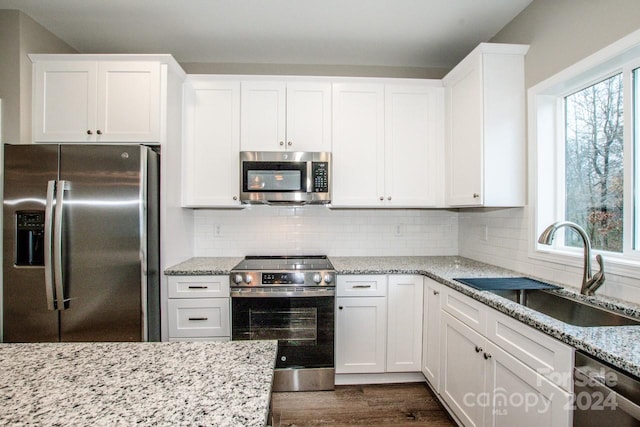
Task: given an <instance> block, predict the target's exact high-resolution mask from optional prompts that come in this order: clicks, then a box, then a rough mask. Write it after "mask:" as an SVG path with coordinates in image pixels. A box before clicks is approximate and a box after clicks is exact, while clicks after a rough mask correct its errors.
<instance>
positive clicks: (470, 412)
mask: <svg viewBox="0 0 640 427" xmlns="http://www.w3.org/2000/svg"><path fill="white" fill-rule="evenodd" d="M441 322H442V325H441V333H442V335H441V353H440V355H441V364H440V395H441V396H442V398H443V399H444V401H445V402H446V403H447V405H448V406H449V408H450V409H451V410H452V411H453V412H454V414H455V415H456V416H457V417H458V419H459V420H460V421H461V422H462V424H463V425H464V426H467V427H470V426H481V425H482V424H483V416H484V407H485V406H486V394H484V375H485V369H486V365H487V364H486V363H485V362H486V361H485V359H484V358H483V351H484V347H485V343H486V340H485V339H484V338H483V337H482V336H481V335H479V334H478V333H476V332H475V331H473V330H472V329H471V328H469V327H468V326H466V325H465V324H464V323H462V322H460V321H459V320H457V319H456V318H454V317H452V316H451V315H449V313H446V312H445V311H442V319H441ZM483 399H485V400H483Z"/></svg>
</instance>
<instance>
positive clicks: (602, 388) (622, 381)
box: [573, 352, 640, 427]
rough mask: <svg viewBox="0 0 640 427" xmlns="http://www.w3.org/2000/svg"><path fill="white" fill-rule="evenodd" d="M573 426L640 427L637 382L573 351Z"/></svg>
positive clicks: (639, 386) (638, 381) (639, 388)
mask: <svg viewBox="0 0 640 427" xmlns="http://www.w3.org/2000/svg"><path fill="white" fill-rule="evenodd" d="M574 393H575V402H574V404H575V412H574V416H573V425H574V427H578V426H579V427H590V426H599V427H600V426H616V427H630V426H640V379H639V378H637V377H634V376H631V375H629V374H626V373H623V372H622V371H620V370H618V369H616V368H612V367H611V366H609V365H607V364H605V363H603V362H601V361H599V360H596V359H593V358H592V357H590V356H587V355H585V354H584V353H581V352H576V364H575V368H574Z"/></svg>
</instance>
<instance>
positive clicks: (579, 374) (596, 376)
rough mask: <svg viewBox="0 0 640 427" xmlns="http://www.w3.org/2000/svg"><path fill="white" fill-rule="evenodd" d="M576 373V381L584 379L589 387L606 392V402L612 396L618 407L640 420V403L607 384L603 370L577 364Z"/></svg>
mask: <svg viewBox="0 0 640 427" xmlns="http://www.w3.org/2000/svg"><path fill="white" fill-rule="evenodd" d="M574 375H575V380H576V381H584V384H586V385H587V387H588V388H591V389H594V390H598V391H601V392H602V393H603V394H604V401H605V402H608V401H609V399H610V396H611V397H612V398H613V402H614V404H615V405H616V407H617V408H619V409H620V410H622V411H624V412H625V413H626V414H628V415H630V416H632V417H633V418H635V419H636V420H638V421H640V405H638V404H637V403H635V402H633V401H631V400H630V399H628V398H626V397H625V396H623V395H621V394H620V393H618V392H616V391H615V390H614V389H612V388H611V387H609V386H607V384H606V379H605V378H604V377H603V376H602V372H601V371H598V370H595V369H593V368H590V367H588V366H576V367H575V368H574Z"/></svg>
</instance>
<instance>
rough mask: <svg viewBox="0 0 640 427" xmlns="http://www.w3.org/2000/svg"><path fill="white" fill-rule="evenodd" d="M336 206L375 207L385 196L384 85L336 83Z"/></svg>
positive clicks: (332, 202) (334, 108)
mask: <svg viewBox="0 0 640 427" xmlns="http://www.w3.org/2000/svg"><path fill="white" fill-rule="evenodd" d="M332 153H333V157H332V161H333V165H332V174H333V184H332V188H331V190H332V196H331V198H332V200H331V204H332V205H334V206H357V207H376V206H382V205H383V201H382V200H381V198H384V85H382V84H358V83H335V84H334V85H333V149H332Z"/></svg>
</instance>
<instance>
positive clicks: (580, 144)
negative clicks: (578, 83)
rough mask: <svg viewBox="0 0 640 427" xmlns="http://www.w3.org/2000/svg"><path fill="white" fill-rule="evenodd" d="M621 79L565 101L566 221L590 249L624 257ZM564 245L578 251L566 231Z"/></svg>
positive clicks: (612, 79)
mask: <svg viewBox="0 0 640 427" xmlns="http://www.w3.org/2000/svg"><path fill="white" fill-rule="evenodd" d="M622 89H623V85H622V73H618V74H616V75H614V76H612V77H609V78H607V79H605V80H603V81H601V82H598V83H596V84H593V85H590V86H588V87H586V88H584V89H581V90H579V91H577V92H575V93H572V94H571V95H568V96H566V97H565V98H564V107H565V108H564V112H565V113H564V152H565V155H564V159H565V160H564V187H565V191H564V194H565V197H564V204H565V209H564V219H566V220H568V221H573V222H575V223H577V224H578V225H580V226H582V228H584V229H585V231H586V232H587V235H588V236H589V238H590V239H591V245H592V247H593V248H594V249H600V250H603V251H611V252H622V250H623V247H622V239H623V235H624V232H623V229H624V221H623V209H624V166H623V156H624V140H623V129H624V115H623V103H622V100H623V90H622ZM565 245H567V246H575V247H582V243H581V240H580V238H579V237H578V236H577V235H576V233H574V232H573V231H571V230H566V231H565Z"/></svg>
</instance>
